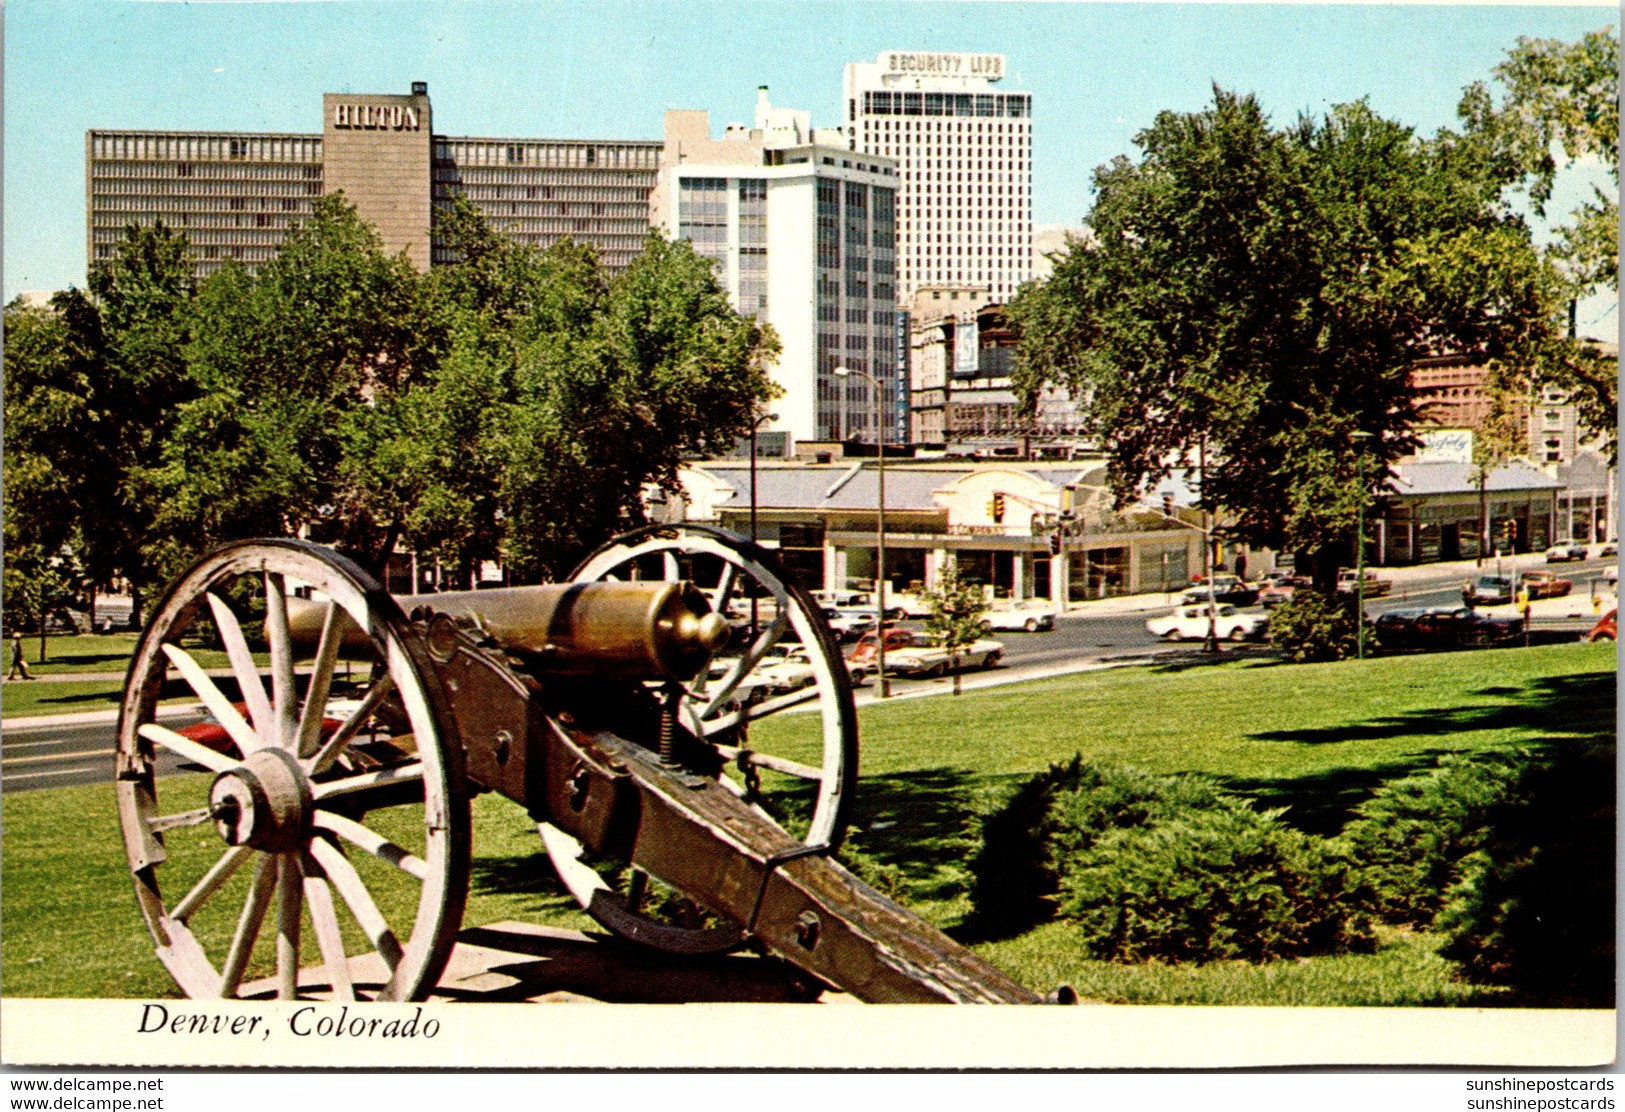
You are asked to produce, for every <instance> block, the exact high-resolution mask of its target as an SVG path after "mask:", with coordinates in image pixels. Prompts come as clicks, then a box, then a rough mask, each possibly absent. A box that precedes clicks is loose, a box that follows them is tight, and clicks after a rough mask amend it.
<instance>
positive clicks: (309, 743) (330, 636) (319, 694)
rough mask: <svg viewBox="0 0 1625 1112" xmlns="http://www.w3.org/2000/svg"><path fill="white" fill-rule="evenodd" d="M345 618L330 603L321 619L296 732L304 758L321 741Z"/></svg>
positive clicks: (311, 752) (296, 749) (296, 750)
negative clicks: (314, 654)
mask: <svg viewBox="0 0 1625 1112" xmlns="http://www.w3.org/2000/svg"><path fill="white" fill-rule="evenodd" d="M343 617H344V611H342V610H340V609H339V608H338V607H337V606H336V605H334V604H333V603H332V602H331V601H330V602H328V604H327V613H326V614H325V615H324V616H323V618H322V637H321V641H320V642H319V643H318V644H317V646H316V659H315V661H314V662H313V663H312V664H311V666H310V683H309V685H308V686H307V687H306V688H305V706H304V710H303V712H302V713H301V714H300V716H299V726H298V729H297V731H296V735H295V736H296V737H297V738H298V742H297V745H296V748H295V752H296V753H297V754H298V755H299V756H301V757H309V756H311V755H312V754H314V753H315V752H316V746H317V744H318V743H319V742H320V740H321V732H322V713H323V711H325V710H326V709H327V694H328V692H329V691H330V690H331V689H332V686H333V667H334V665H335V664H337V663H338V657H339V642H340V640H341V637H340V630H341V629H342V627H341V625H340V619H342V618H343Z"/></svg>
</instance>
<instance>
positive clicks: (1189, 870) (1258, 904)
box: [1060, 799, 1372, 962]
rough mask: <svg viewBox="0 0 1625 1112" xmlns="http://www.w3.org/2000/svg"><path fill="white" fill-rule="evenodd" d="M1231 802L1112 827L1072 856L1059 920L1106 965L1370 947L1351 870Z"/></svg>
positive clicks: (1320, 845) (1306, 838) (1270, 815)
mask: <svg viewBox="0 0 1625 1112" xmlns="http://www.w3.org/2000/svg"><path fill="white" fill-rule="evenodd" d="M1278 814H1279V812H1259V811H1254V810H1253V809H1252V808H1251V807H1250V806H1248V805H1247V803H1246V802H1245V801H1242V800H1238V799H1227V800H1225V801H1224V803H1223V804H1222V805H1221V806H1219V807H1216V808H1211V809H1191V810H1187V811H1186V812H1185V813H1184V814H1182V815H1181V816H1180V817H1178V818H1173V819H1169V820H1167V821H1163V822H1159V823H1154V824H1151V825H1147V826H1139V827H1131V828H1127V829H1121V830H1114V831H1112V832H1110V833H1109V834H1107V835H1105V836H1104V837H1102V838H1101V839H1099V840H1098V841H1097V842H1096V843H1095V844H1094V845H1093V846H1092V847H1091V848H1090V849H1089V850H1088V851H1087V852H1085V853H1083V854H1080V855H1079V856H1078V857H1077V858H1076V859H1074V860H1073V861H1071V862H1069V863H1068V865H1067V867H1066V869H1065V872H1064V874H1063V876H1062V878H1061V905H1060V913H1061V915H1062V916H1064V917H1066V918H1068V919H1071V920H1073V921H1074V922H1076V923H1077V925H1078V928H1079V930H1080V931H1081V933H1082V936H1083V939H1084V942H1085V943H1086V945H1087V946H1088V948H1089V952H1090V954H1091V955H1092V956H1094V957H1097V958H1106V959H1110V960H1113V961H1144V960H1147V959H1159V960H1163V961H1188V962H1207V961H1218V960H1223V959H1233V958H1242V959H1245V960H1248V961H1272V960H1276V959H1280V958H1296V957H1305V956H1308V955H1311V954H1329V953H1341V952H1344V951H1348V950H1359V949H1369V948H1370V947H1371V944H1372V937H1371V931H1370V922H1369V916H1368V915H1366V914H1365V913H1364V911H1363V910H1362V908H1363V907H1364V905H1365V903H1366V893H1365V892H1364V890H1363V888H1362V887H1361V884H1360V880H1359V877H1358V873H1357V870H1354V869H1352V868H1351V867H1350V865H1349V864H1348V863H1347V862H1346V861H1345V860H1343V859H1342V858H1340V857H1339V856H1338V855H1336V854H1335V853H1334V852H1332V851H1331V850H1329V849H1328V848H1327V847H1326V845H1325V843H1324V841H1323V840H1322V839H1318V838H1314V837H1312V836H1310V835H1307V834H1304V833H1302V832H1300V831H1297V830H1294V829H1292V828H1291V827H1289V826H1286V825H1284V824H1282V823H1280V822H1278V821H1277V815H1278Z"/></svg>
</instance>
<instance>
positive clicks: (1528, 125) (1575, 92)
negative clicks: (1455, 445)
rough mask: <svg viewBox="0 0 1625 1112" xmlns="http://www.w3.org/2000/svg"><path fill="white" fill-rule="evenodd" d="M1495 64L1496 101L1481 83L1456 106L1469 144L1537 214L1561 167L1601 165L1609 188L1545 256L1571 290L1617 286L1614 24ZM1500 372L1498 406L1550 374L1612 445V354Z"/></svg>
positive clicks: (1575, 216) (1589, 352)
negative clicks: (1555, 264) (1518, 190)
mask: <svg viewBox="0 0 1625 1112" xmlns="http://www.w3.org/2000/svg"><path fill="white" fill-rule="evenodd" d="M1494 72H1495V80H1496V83H1497V85H1499V87H1500V92H1501V95H1500V97H1499V99H1497V98H1496V96H1495V94H1494V92H1493V91H1492V90H1491V88H1490V86H1488V85H1487V84H1486V83H1484V82H1482V81H1480V82H1475V83H1473V84H1472V85H1470V86H1469V87H1468V88H1467V90H1466V91H1465V93H1464V94H1463V95H1462V99H1461V104H1460V106H1459V109H1458V113H1459V115H1460V117H1461V119H1462V121H1463V123H1464V125H1465V130H1466V139H1467V142H1468V143H1470V144H1472V145H1473V146H1474V148H1475V150H1476V151H1477V154H1478V157H1480V158H1481V159H1482V160H1483V161H1484V162H1485V163H1486V164H1487V165H1490V166H1493V167H1494V169H1495V173H1496V174H1497V176H1498V177H1499V178H1500V180H1503V181H1505V182H1506V183H1508V184H1515V185H1517V186H1520V187H1521V188H1523V189H1524V190H1525V191H1526V193H1527V196H1528V198H1529V202H1530V207H1531V208H1532V209H1533V210H1534V212H1535V213H1536V215H1538V216H1542V217H1544V216H1546V207H1547V205H1548V203H1549V202H1550V201H1551V199H1552V195H1553V190H1554V188H1555V185H1556V182H1557V178H1558V174H1559V172H1560V171H1562V170H1564V169H1567V168H1571V167H1573V166H1574V165H1575V164H1576V163H1579V162H1582V161H1586V162H1591V163H1600V164H1601V166H1602V168H1603V169H1604V170H1605V171H1606V172H1607V173H1608V175H1609V177H1610V178H1611V180H1612V182H1613V189H1612V190H1609V191H1604V190H1602V189H1599V188H1597V187H1596V186H1595V185H1593V186H1592V198H1591V200H1590V201H1588V202H1586V203H1584V204H1582V205H1581V206H1580V208H1579V209H1577V210H1576V211H1575V212H1573V213H1571V214H1570V219H1569V222H1568V223H1566V224H1561V225H1559V226H1558V227H1557V229H1556V231H1557V242H1556V244H1555V245H1554V247H1553V248H1552V250H1551V255H1552V257H1553V258H1554V259H1556V260H1557V262H1558V263H1559V265H1560V267H1561V269H1562V272H1563V274H1564V277H1565V279H1566V281H1567V282H1568V286H1569V289H1568V296H1569V297H1572V298H1580V297H1584V296H1587V295H1589V294H1592V293H1594V292H1596V291H1598V290H1601V289H1613V290H1617V289H1618V288H1619V285H1618V274H1619V202H1618V199H1617V197H1618V193H1619V39H1618V38H1616V37H1615V36H1614V34H1613V31H1612V29H1611V28H1604V29H1602V30H1598V31H1592V32H1590V33H1588V34H1586V35H1584V36H1583V37H1582V38H1581V39H1580V41H1578V42H1574V43H1567V42H1562V41H1559V40H1556V39H1530V38H1521V37H1520V38H1519V39H1518V43H1517V45H1516V46H1515V47H1513V48H1512V50H1510V51H1508V53H1507V57H1506V58H1505V60H1503V61H1502V62H1501V64H1500V65H1498V66H1496V67H1495V71H1494ZM1559 153H1561V155H1562V156H1563V160H1564V161H1563V164H1562V165H1559V159H1558V154H1559ZM1501 370H1502V372H1503V373H1497V374H1493V375H1492V379H1491V381H1490V383H1489V384H1488V386H1489V389H1490V391H1491V392H1492V394H1494V395H1499V396H1500V397H1501V399H1502V401H1501V404H1502V405H1503V406H1504V407H1505V406H1509V405H1512V404H1516V401H1521V400H1522V399H1523V398H1524V397H1526V396H1527V395H1528V394H1529V392H1530V391H1532V390H1533V389H1535V388H1537V387H1538V386H1539V385H1541V384H1542V383H1543V382H1550V383H1552V384H1553V385H1557V386H1560V387H1562V388H1563V389H1564V390H1565V391H1567V392H1568V394H1569V396H1570V400H1571V401H1573V402H1574V403H1575V404H1576V405H1577V406H1578V408H1579V410H1580V414H1581V417H1582V419H1583V420H1584V422H1585V424H1586V425H1587V427H1589V428H1591V429H1593V430H1594V431H1596V432H1597V433H1600V434H1602V435H1603V436H1604V437H1605V438H1606V439H1607V440H1608V441H1609V443H1610V444H1612V442H1613V439H1614V434H1615V429H1616V415H1617V412H1618V406H1619V385H1618V383H1619V364H1618V360H1617V359H1615V358H1609V357H1606V356H1604V355H1603V354H1602V353H1601V352H1599V351H1597V350H1595V349H1593V348H1591V347H1589V346H1587V345H1583V344H1575V343H1570V344H1568V345H1567V346H1566V348H1565V349H1564V350H1562V351H1560V352H1558V353H1557V354H1556V356H1555V357H1554V358H1551V359H1548V360H1547V361H1545V363H1544V364H1543V365H1541V366H1540V367H1538V368H1530V367H1514V368H1504V369H1501Z"/></svg>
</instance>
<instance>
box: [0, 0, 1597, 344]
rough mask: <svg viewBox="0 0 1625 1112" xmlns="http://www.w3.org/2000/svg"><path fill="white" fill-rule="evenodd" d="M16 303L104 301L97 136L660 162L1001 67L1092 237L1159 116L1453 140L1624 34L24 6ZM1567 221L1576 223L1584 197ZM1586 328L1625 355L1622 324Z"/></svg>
mask: <svg viewBox="0 0 1625 1112" xmlns="http://www.w3.org/2000/svg"><path fill="white" fill-rule="evenodd" d="M4 14H5V71H4V72H5V110H4V123H5V133H4V156H5V167H4V202H5V207H4V254H3V286H4V298H5V299H6V300H10V298H11V297H13V296H14V295H15V294H16V293H18V292H19V291H22V290H41V289H47V290H48V289H59V288H62V287H65V286H67V285H70V284H73V285H82V284H83V283H84V280H85V267H84V259H85V247H84V234H85V232H84V204H85V196H84V135H85V132H86V131H87V130H88V129H91V128H153V129H188V130H192V129H196V130H223V131H257V130H270V131H292V132H308V133H315V132H319V131H320V130H321V123H322V121H321V94H322V93H324V92H356V93H405V92H408V91H409V89H410V86H411V82H413V81H427V82H428V84H429V94H430V98H431V103H432V104H433V108H434V124H435V130H436V131H437V132H438V133H441V134H450V135H484V136H517V137H526V138H530V137H547V138H629V139H658V138H659V137H660V132H661V124H662V113H663V112H664V110H665V109H668V108H703V109H707V110H709V111H710V113H711V120H712V127H713V131H714V132H718V133H719V132H720V129H721V126H722V125H723V124H724V123H727V122H729V121H734V120H740V121H747V120H749V118H750V115H751V112H752V110H753V106H754V103H755V90H756V86H758V85H764V84H765V85H767V86H769V89H770V93H771V96H772V99H773V102H774V103H775V104H777V105H780V106H784V107H791V108H805V109H809V110H811V112H812V114H813V123H814V124H815V125H816V126H838V125H839V124H840V123H841V121H842V115H843V113H842V106H841V74H842V66H843V64H844V63H846V62H848V61H858V60H864V59H873V58H874V57H875V55H877V54H878V53H880V52H881V51H883V50H893V49H903V50H940V51H976V52H992V53H1002V54H1004V55H1005V56H1006V73H1007V74H1008V76H1007V77H1006V78H1005V80H1004V82H1003V85H1002V87H1004V88H1007V89H1021V90H1026V91H1030V92H1031V93H1032V94H1033V117H1034V120H1033V128H1034V140H1033V167H1034V169H1033V218H1034V221H1035V222H1037V223H1039V224H1066V225H1074V226H1075V225H1078V224H1080V223H1081V222H1082V220H1083V218H1084V216H1085V214H1086V213H1087V212H1088V210H1089V206H1090V201H1091V186H1090V182H1091V174H1092V172H1093V170H1094V168H1095V167H1096V166H1098V165H1100V164H1101V163H1104V162H1106V161H1108V160H1109V159H1111V158H1113V157H1115V156H1117V155H1119V154H1129V155H1132V154H1133V153H1134V151H1135V148H1134V136H1135V135H1136V133H1138V132H1139V131H1140V130H1141V129H1143V128H1145V127H1147V126H1148V125H1149V124H1150V123H1151V122H1152V120H1153V119H1154V118H1155V116H1156V114H1157V113H1158V112H1159V111H1163V110H1175V111H1191V110H1196V109H1200V108H1201V107H1203V106H1204V105H1205V104H1207V103H1208V102H1209V101H1210V100H1211V96H1212V88H1213V86H1214V85H1215V84H1218V85H1220V86H1222V87H1224V88H1227V89H1230V90H1233V91H1237V92H1250V93H1254V94H1256V95H1257V96H1258V97H1259V99H1260V101H1261V103H1262V104H1263V105H1264V107H1265V109H1266V110H1267V111H1268V112H1269V113H1270V114H1271V116H1272V118H1273V119H1274V120H1275V121H1276V122H1277V123H1281V124H1284V123H1286V122H1289V121H1290V120H1292V119H1293V118H1295V117H1296V116H1297V115H1298V114H1299V113H1300V112H1311V113H1322V112H1324V111H1325V110H1327V109H1328V108H1330V107H1331V106H1332V105H1335V104H1339V103H1343V102H1346V101H1350V100H1356V99H1359V98H1361V97H1365V98H1368V99H1369V100H1370V103H1371V105H1372V107H1373V108H1375V109H1376V110H1377V111H1378V112H1380V113H1382V114H1383V115H1386V116H1389V117H1392V118H1395V119H1398V120H1400V121H1403V122H1404V123H1407V124H1409V125H1411V126H1413V127H1414V128H1416V129H1417V130H1418V131H1421V132H1432V131H1434V130H1436V129H1437V128H1440V127H1447V126H1453V125H1454V124H1455V123H1456V116H1455V111H1456V105H1457V102H1458V101H1459V99H1460V96H1461V91H1462V89H1463V88H1464V87H1465V86H1467V85H1468V84H1469V83H1471V82H1472V81H1475V80H1481V79H1487V78H1489V77H1490V75H1491V70H1492V68H1493V67H1494V66H1495V64H1496V63H1497V62H1498V61H1499V60H1501V59H1502V58H1503V57H1504V55H1505V53H1506V51H1507V50H1508V49H1509V48H1510V47H1512V46H1513V45H1514V43H1515V42H1516V40H1517V38H1518V36H1520V35H1527V36H1533V37H1545V38H1561V39H1568V40H1572V39H1576V38H1578V37H1579V36H1580V35H1581V34H1582V33H1584V32H1585V31H1588V30H1592V29H1595V28H1599V27H1603V26H1608V25H1613V24H1617V22H1618V8H1616V7H1614V6H1613V5H1611V4H1608V3H1607V2H1606V0H1603V2H1600V3H1597V4H1593V5H1590V6H1535V7H1518V6H1506V5H1486V6H1469V5H1451V4H1446V5H1425V6H1424V5H1410V6H1407V5H1388V4H1360V5H1320V4H1301V5H1274V4H1225V3H1209V4H1151V3H1145V4H1113V3H1088V2H1075V3H1059V4H1055V3H1050V4H1039V3H1029V2H1020V0H1016V2H1003V3H991V4H987V3H957V2H950V3H931V2H924V0H914V2H905V3H892V2H886V0H749V2H739V0H736V2H731V3H720V2H707V0H663V2H614V0H457V2H453V0H439V2H409V0H302V2H297V3H262V2H256V0H231V2H226V0H217V2H203V3H198V2H193V3H179V2H170V0H8V2H7V3H6V4H5V8H4ZM1577 197H1578V193H1577V192H1575V193H1572V194H1571V196H1570V199H1569V200H1568V201H1567V202H1566V201H1565V198H1563V197H1560V198H1559V203H1558V205H1557V206H1555V207H1554V212H1555V214H1557V215H1559V216H1561V215H1562V213H1563V212H1565V211H1566V209H1567V207H1569V205H1570V204H1572V200H1573V199H1577ZM1581 316H1582V324H1589V325H1591V326H1592V327H1591V331H1592V332H1593V333H1595V334H1599V335H1600V334H1603V333H1604V332H1606V333H1607V334H1610V335H1611V334H1612V333H1613V332H1614V330H1615V327H1616V326H1615V324H1614V320H1615V316H1614V314H1613V311H1612V306H1611V302H1610V301H1608V300H1606V299H1605V300H1603V301H1602V302H1599V303H1597V304H1594V305H1591V306H1583V307H1582V310H1581Z"/></svg>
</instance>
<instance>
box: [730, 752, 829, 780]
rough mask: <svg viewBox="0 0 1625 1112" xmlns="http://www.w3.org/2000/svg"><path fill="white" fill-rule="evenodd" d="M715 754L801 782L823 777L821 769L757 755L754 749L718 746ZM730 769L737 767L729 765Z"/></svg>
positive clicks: (785, 759)
mask: <svg viewBox="0 0 1625 1112" xmlns="http://www.w3.org/2000/svg"><path fill="white" fill-rule="evenodd" d="M717 752H718V753H721V754H722V755H723V756H724V757H727V758H728V760H729V761H730V762H737V761H739V760H741V757H742V758H743V760H744V762H745V763H746V764H748V765H754V766H755V767H757V768H767V769H772V770H773V771H774V772H782V773H784V774H785V775H786V776H796V777H799V778H801V779H803V780H820V779H822V778H823V776H824V770H823V769H821V768H814V767H813V766H812V765H805V764H802V763H801V762H800V761H792V760H790V759H788V758H787V757H775V756H774V755H773V754H771V753H758V752H756V751H755V750H754V749H736V748H734V747H733V746H731V745H719V746H717ZM730 767H737V766H736V765H731V766H730Z"/></svg>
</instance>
